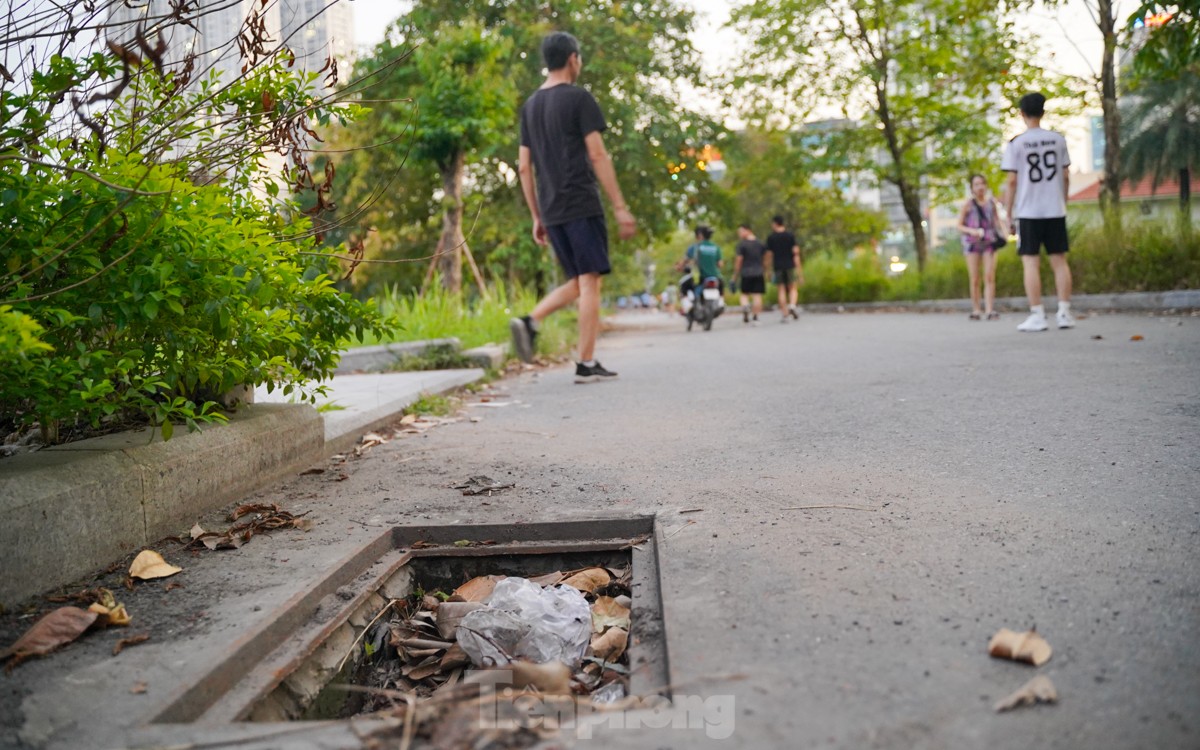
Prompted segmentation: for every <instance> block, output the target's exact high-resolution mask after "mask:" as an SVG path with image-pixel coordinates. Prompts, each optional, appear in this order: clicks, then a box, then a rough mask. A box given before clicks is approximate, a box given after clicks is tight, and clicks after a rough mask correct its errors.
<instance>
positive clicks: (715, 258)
mask: <svg viewBox="0 0 1200 750" xmlns="http://www.w3.org/2000/svg"><path fill="white" fill-rule="evenodd" d="M712 236H713V230H712V227H709V226H705V225H704V224H701V225H699V226H697V227H696V233H695V237H696V242H695V243H694V244H692V245H689V246H688V249H687V254H686V257H685V258H684V260H683V262H682V264H681V265H683V266H687V265H688V264H689V263H695V264H696V270H697V271H698V272H699V274H700V278H698V279H696V280H695V282H694V286H693V287H692V288H693V289H699V288H701V286H702V285H703V284H704V280H705V279H716V280H717V282H718V285H719V287H720V289H721V294H724V293H725V280H724V279H722V278H721V269H722V268H724V267H725V260H724V259H723V258H722V257H721V248H719V247H717V244H716V243H715V242H713V241H712ZM683 291H684V292H685V293H686V292H687V291H688V290H687V289H686V288H685V289H684V290H683Z"/></svg>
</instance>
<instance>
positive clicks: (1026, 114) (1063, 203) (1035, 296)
mask: <svg viewBox="0 0 1200 750" xmlns="http://www.w3.org/2000/svg"><path fill="white" fill-rule="evenodd" d="M1020 108H1021V119H1022V120H1024V121H1025V127H1026V128H1027V129H1026V130H1025V132H1024V133H1021V134H1020V135H1018V136H1017V137H1015V138H1013V139H1012V140H1011V141H1009V142H1008V147H1007V148H1006V149H1005V151H1004V159H1003V160H1002V161H1001V162H1000V168H1001V169H1003V170H1004V171H1005V172H1008V173H1009V174H1008V182H1007V185H1006V190H1005V196H1004V207H1005V209H1006V210H1007V212H1008V215H1009V216H1012V217H1014V218H1016V220H1017V223H1018V237H1019V241H1020V245H1019V247H1018V248H1017V254H1018V255H1020V256H1021V262H1022V264H1024V267H1025V294H1026V295H1028V296H1029V317H1028V318H1026V319H1025V322H1024V323H1021V325H1019V326H1017V330H1018V331H1044V330H1046V328H1047V326H1046V309H1045V307H1043V306H1042V277H1041V270H1040V267H1039V266H1040V261H1041V255H1040V253H1041V248H1042V246H1043V245H1045V246H1046V255H1047V256H1048V257H1049V258H1050V267H1051V268H1052V269H1053V270H1054V288H1055V290H1056V291H1057V293H1058V315H1056V316H1055V317H1056V320H1057V322H1058V327H1059V328H1074V327H1075V318H1073V317H1071V267H1070V266H1069V265H1068V264H1067V249H1068V248H1067V189H1068V186H1069V182H1070V177H1069V175H1068V174H1067V167H1069V166H1071V157H1070V156H1069V155H1068V154H1067V142H1066V139H1064V138H1063V137H1062V134H1060V133H1056V132H1055V131H1053V130H1043V129H1042V115H1043V114H1045V109H1046V97H1044V96H1042V95H1041V94H1038V93H1033V94H1026V95H1025V96H1023V97H1021V102H1020ZM1014 206H1015V210H1014Z"/></svg>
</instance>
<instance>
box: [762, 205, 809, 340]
mask: <svg viewBox="0 0 1200 750" xmlns="http://www.w3.org/2000/svg"><path fill="white" fill-rule="evenodd" d="M767 252H768V253H770V255H771V262H772V265H773V267H774V269H775V284H776V286H778V287H779V312H780V314H781V315H782V316H783V318H782V322H784V323H786V322H787V321H788V316H789V315H791V316H792V318H794V319H799V317H800V316H799V315H797V314H796V301H797V298H798V297H799V290H798V289H797V286H798V285H800V284H803V283H804V266H802V265H801V264H800V244H799V243H797V242H796V235H794V234H792V233H791V232H789V231H788V230H787V225H785V224H784V223H783V217H782V216H776V217H774V218H773V219H771V234H769V235H768V236H767Z"/></svg>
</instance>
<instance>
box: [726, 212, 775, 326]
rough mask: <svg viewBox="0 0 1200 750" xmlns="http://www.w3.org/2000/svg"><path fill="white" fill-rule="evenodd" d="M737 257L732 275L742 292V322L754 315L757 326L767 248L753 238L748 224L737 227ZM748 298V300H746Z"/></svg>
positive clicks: (764, 281) (765, 284)
mask: <svg viewBox="0 0 1200 750" xmlns="http://www.w3.org/2000/svg"><path fill="white" fill-rule="evenodd" d="M738 237H739V238H740V239H739V241H738V243H737V257H736V258H734V260H733V275H734V277H735V278H737V277H741V290H742V322H743V323H749V322H750V315H751V314H753V315H754V325H758V314H759V313H761V312H762V307H763V292H765V291H767V281H766V278H765V277H766V273H767V271H766V266H765V265H764V264H763V256H764V255H765V254H766V252H767V248H765V247H763V243H761V242H759V241H758V238H757V237H755V236H754V230H752V229H751V228H750V225H749V224H742V225H741V226H739V227H738ZM747 297H749V300H747V299H746V298H747Z"/></svg>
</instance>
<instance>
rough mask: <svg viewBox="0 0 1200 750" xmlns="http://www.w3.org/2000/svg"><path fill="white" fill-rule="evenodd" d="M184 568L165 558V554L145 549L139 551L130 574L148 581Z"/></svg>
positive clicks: (131, 566) (171, 574) (170, 574)
mask: <svg viewBox="0 0 1200 750" xmlns="http://www.w3.org/2000/svg"><path fill="white" fill-rule="evenodd" d="M182 570H183V568H180V567H177V566H175V565H172V564H170V563H169V562H167V561H166V560H164V559H163V556H162V555H160V554H158V553H157V552H155V551H154V550H152V549H144V550H142V551H141V552H139V553H138V556H137V557H135V558H133V564H132V565H130V566H129V575H130V577H132V578H140V579H142V580H143V581H148V580H151V579H153V578H166V577H168V576H173V575H175V574H176V573H178V572H180V571H182Z"/></svg>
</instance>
